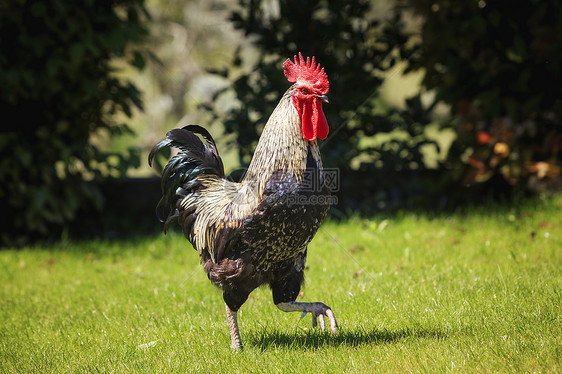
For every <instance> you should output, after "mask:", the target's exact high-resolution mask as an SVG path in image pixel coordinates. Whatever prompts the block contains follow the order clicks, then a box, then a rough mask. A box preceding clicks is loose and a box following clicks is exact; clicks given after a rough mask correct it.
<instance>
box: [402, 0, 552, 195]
mask: <svg viewBox="0 0 562 374" xmlns="http://www.w3.org/2000/svg"><path fill="white" fill-rule="evenodd" d="M409 7H410V8H413V9H414V10H415V11H416V12H417V14H419V15H421V16H422V20H423V21H422V22H423V27H422V31H421V44H420V47H421V48H420V49H419V53H418V54H417V55H416V58H412V59H411V60H410V61H409V63H410V68H411V69H423V70H424V71H425V78H424V80H423V84H424V85H425V86H426V87H427V88H428V89H431V90H434V91H435V92H436V101H441V102H445V103H447V104H449V105H450V106H451V110H452V114H453V116H454V117H455V118H456V119H457V129H456V131H457V139H456V141H455V142H454V144H453V146H452V148H451V151H450V152H449V162H448V163H449V167H450V169H451V172H452V173H455V174H456V176H455V179H457V180H458V181H460V182H462V183H464V184H469V185H470V184H477V183H478V182H485V181H489V180H491V179H493V178H496V179H497V178H498V177H500V178H501V179H503V180H504V181H505V182H507V183H509V185H520V186H525V185H527V187H533V184H534V185H535V186H536V185H537V182H540V181H547V180H550V181H553V180H556V179H557V180H558V181H560V177H559V175H560V167H561V164H560V162H561V160H560V152H561V151H562V124H561V119H562V84H560V82H561V81H562V71H561V69H562V38H561V37H560V35H562V22H560V20H561V19H562V3H560V2H559V1H555V0H547V1H545V0H530V1H524V2H517V3H512V2H505V1H486V0H480V1H448V0H411V1H409ZM558 187H560V186H558Z"/></svg>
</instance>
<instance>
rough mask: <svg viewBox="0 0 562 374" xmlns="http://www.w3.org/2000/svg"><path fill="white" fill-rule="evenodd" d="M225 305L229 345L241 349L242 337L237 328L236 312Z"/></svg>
mask: <svg viewBox="0 0 562 374" xmlns="http://www.w3.org/2000/svg"><path fill="white" fill-rule="evenodd" d="M225 305H226V317H227V319H228V328H229V329H230V341H231V343H230V347H231V348H232V349H236V350H241V349H242V348H243V347H242V339H240V331H239V330H238V318H237V317H236V312H235V311H233V310H231V309H230V308H229V307H228V305H227V304H225Z"/></svg>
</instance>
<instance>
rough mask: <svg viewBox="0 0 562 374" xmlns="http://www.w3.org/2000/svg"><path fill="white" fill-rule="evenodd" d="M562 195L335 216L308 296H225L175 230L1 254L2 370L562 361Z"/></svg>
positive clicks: (307, 368) (554, 364) (421, 367)
mask: <svg viewBox="0 0 562 374" xmlns="http://www.w3.org/2000/svg"><path fill="white" fill-rule="evenodd" d="M561 208H562V197H560V196H558V197H555V198H550V199H547V200H544V201H538V202H526V203H524V204H522V206H520V207H518V208H505V207H504V208H489V209H487V210H485V209H473V210H471V211H470V212H468V213H466V214H454V215H450V216H446V215H443V216H433V217H432V216H429V215H428V216H425V215H420V214H417V215H415V214H398V215H396V216H392V217H389V218H387V219H383V218H377V219H371V220H366V219H360V218H354V219H351V220H349V221H347V222H343V223H335V222H328V223H326V224H325V225H324V226H323V227H322V228H321V230H320V231H319V233H318V235H317V236H316V238H315V239H314V240H313V242H312V243H311V245H310V247H309V256H308V262H307V267H308V269H307V271H306V276H307V281H306V286H305V288H304V289H303V295H302V296H301V297H299V300H300V301H323V302H325V303H326V304H328V305H330V306H331V307H332V308H333V310H334V312H335V314H336V317H337V318H338V322H339V324H340V332H339V333H338V334H337V335H336V336H332V335H330V334H329V333H325V334H323V333H320V332H318V331H316V330H312V329H311V326H310V323H311V321H310V316H307V317H305V318H304V319H303V320H299V317H300V316H299V315H298V314H297V313H283V312H280V311H278V310H277V308H275V306H274V305H273V303H272V301H271V295H270V292H269V290H268V289H267V288H262V289H259V290H257V291H255V292H254V293H253V294H252V295H251V297H250V299H249V300H248V302H247V303H246V304H245V305H244V306H243V307H242V309H241V312H240V316H239V317H240V324H241V325H240V327H241V334H242V339H243V341H244V344H245V350H244V351H243V352H241V353H235V352H231V350H230V348H229V345H230V338H229V335H228V329H227V326H226V318H225V315H224V306H223V302H222V298H221V295H220V293H219V292H218V291H217V290H215V289H214V288H213V287H212V286H211V285H210V283H209V282H208V280H207V279H206V276H205V274H204V273H203V271H202V269H201V266H200V265H199V264H198V258H197V255H196V253H195V251H194V250H193V249H191V248H190V247H189V245H188V244H187V242H186V241H185V240H184V239H183V238H182V237H181V236H180V235H177V234H172V235H168V236H158V237H153V238H143V239H136V240H129V241H98V242H77V243H66V244H61V245H58V246H49V247H46V248H26V249H23V250H4V251H0V372H2V373H9V372H16V373H28V372H84V371H86V372H90V371H104V372H151V373H152V372H186V371H198V372H199V371H202V372H213V373H215V372H225V373H226V372H311V371H314V372H333V373H341V372H373V371H380V372H407V371H410V372H446V371H458V372H463V373H464V372H560V370H562V365H561V361H562V317H561V315H562V310H561V308H562V297H561V292H562V291H561V290H562V215H561V214H560V210H561Z"/></svg>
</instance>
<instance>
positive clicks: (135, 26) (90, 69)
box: [0, 0, 147, 243]
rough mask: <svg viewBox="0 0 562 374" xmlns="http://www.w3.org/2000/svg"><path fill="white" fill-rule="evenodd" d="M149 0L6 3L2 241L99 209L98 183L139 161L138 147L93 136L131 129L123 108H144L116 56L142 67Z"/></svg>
mask: <svg viewBox="0 0 562 374" xmlns="http://www.w3.org/2000/svg"><path fill="white" fill-rule="evenodd" d="M146 18H147V14H146V12H145V8H144V1H143V0H116V1H93V0H85V1H80V2H68V1H62V0H59V1H57V0H49V1H24V0H14V1H4V2H1V3H0V46H1V51H2V52H1V54H0V84H1V86H2V90H0V112H1V113H2V117H3V121H2V122H3V124H2V128H1V130H0V153H1V154H2V157H1V158H0V201H1V203H0V206H1V208H2V213H3V216H4V220H5V221H7V223H6V224H4V225H3V227H2V230H3V231H2V235H1V238H0V240H1V241H2V242H4V243H6V242H14V241H21V240H26V239H29V238H30V237H34V236H43V237H44V236H51V237H52V236H56V235H60V234H61V230H62V227H64V226H65V225H66V224H67V223H68V222H69V221H71V220H73V219H74V218H75V216H76V214H77V212H78V211H80V212H81V213H86V214H87V212H88V211H89V210H95V209H100V208H101V207H102V205H103V196H102V194H101V193H100V189H99V188H98V185H99V183H100V182H102V181H104V180H106V179H107V178H111V177H116V176H121V175H124V172H125V171H126V169H127V168H128V167H129V166H131V165H138V163H139V160H138V157H137V154H136V151H135V150H132V149H131V150H129V151H128V152H126V153H109V152H105V151H103V150H102V149H100V148H99V147H96V146H94V145H92V138H93V137H95V136H97V135H100V134H102V133H105V135H107V134H109V135H110V136H119V135H121V134H123V133H127V132H129V131H130V130H129V129H128V127H127V126H126V125H125V124H122V123H116V122H115V120H114V118H115V114H117V113H124V114H125V115H126V116H130V115H131V110H132V107H141V98H140V92H139V91H138V90H137V89H136V87H135V86H134V85H133V84H132V83H130V82H127V81H123V80H120V79H118V78H116V77H115V75H114V73H115V68H114V67H113V66H112V60H113V59H115V58H122V59H125V60H126V61H127V63H128V64H130V65H132V66H135V67H136V68H138V69H142V67H143V66H144V57H143V54H142V53H141V51H140V50H139V49H135V48H133V47H132V45H133V44H134V43H137V42H140V41H141V40H142V39H143V38H144V37H145V35H146V28H145V20H146Z"/></svg>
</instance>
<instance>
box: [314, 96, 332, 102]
mask: <svg viewBox="0 0 562 374" xmlns="http://www.w3.org/2000/svg"><path fill="white" fill-rule="evenodd" d="M316 98H317V99H318V100H320V101H323V102H325V103H329V102H330V101H328V96H326V95H319V96H316Z"/></svg>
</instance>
